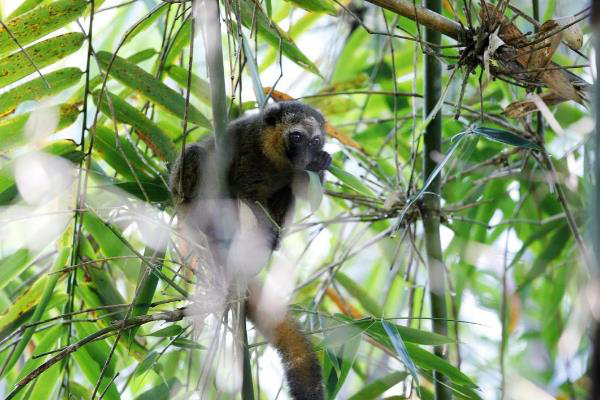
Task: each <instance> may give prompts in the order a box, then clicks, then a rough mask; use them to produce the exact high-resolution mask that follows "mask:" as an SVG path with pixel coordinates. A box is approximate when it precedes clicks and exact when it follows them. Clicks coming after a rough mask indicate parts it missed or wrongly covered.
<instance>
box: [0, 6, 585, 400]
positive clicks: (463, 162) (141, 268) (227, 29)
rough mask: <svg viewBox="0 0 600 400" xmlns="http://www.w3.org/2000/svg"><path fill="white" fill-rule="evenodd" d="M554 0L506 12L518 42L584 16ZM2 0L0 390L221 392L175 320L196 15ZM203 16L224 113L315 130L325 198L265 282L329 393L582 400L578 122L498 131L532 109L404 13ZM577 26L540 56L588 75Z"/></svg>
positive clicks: (581, 136)
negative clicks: (434, 87)
mask: <svg viewBox="0 0 600 400" xmlns="http://www.w3.org/2000/svg"><path fill="white" fill-rule="evenodd" d="M417 3H419V2H417ZM473 3H474V2H471V1H466V0H465V1H462V0H450V1H445V2H443V10H444V11H443V13H444V15H446V16H447V17H448V18H450V19H453V20H455V21H460V23H462V24H463V25H465V26H467V25H469V20H471V21H472V23H473V25H474V26H478V25H481V23H482V22H481V21H482V17H481V16H480V9H481V3H480V2H477V3H478V4H473ZM571 3H572V4H568V3H566V2H559V1H558V0H556V1H554V0H547V1H543V0H540V1H539V2H538V1H536V0H534V1H533V2H531V1H529V0H522V1H514V2H512V3H511V5H512V6H514V7H513V8H508V9H507V10H506V11H505V15H506V16H507V17H508V18H509V19H511V20H513V21H514V23H515V25H516V26H518V27H519V29H520V30H521V32H523V33H527V32H533V31H535V27H534V26H533V25H532V18H531V17H532V16H535V11H536V10H534V8H536V7H537V11H538V14H539V16H538V18H539V19H540V20H541V21H546V20H549V19H552V18H554V17H562V16H568V15H576V18H579V19H584V17H585V16H586V15H585V13H583V14H582V13H580V12H581V11H582V10H584V9H585V4H579V3H580V2H571ZM575 3H577V4H575ZM0 4H2V8H1V9H0V11H1V12H2V13H1V14H0V15H1V21H3V23H2V27H1V28H0V91H1V94H0V116H1V118H0V155H1V158H0V206H1V208H0V237H1V238H2V240H1V243H0V311H1V312H2V314H1V315H0V365H1V366H2V367H1V369H0V379H1V380H0V382H1V384H0V393H2V394H3V396H8V397H10V398H19V399H40V398H73V399H79V398H81V399H89V398H95V397H103V398H105V399H118V398H135V399H146V398H147V399H150V398H152V399H162V398H165V399H166V398H172V399H179V398H181V399H183V398H189V397H190V396H192V395H193V393H196V394H195V395H196V396H201V398H213V397H217V395H218V394H221V395H222V396H224V398H235V396H236V394H235V390H236V389H238V388H239V387H238V386H239V385H238V384H239V383H240V382H241V377H240V376H237V378H236V377H235V375H236V374H238V369H237V367H236V366H235V365H233V364H228V363H230V362H232V361H231V360H229V359H228V358H227V357H228V356H227V355H228V354H230V353H231V348H230V344H229V347H228V340H230V339H228V337H229V336H227V335H228V333H227V330H226V329H224V328H223V326H226V325H227V320H222V321H221V322H222V323H221V324H218V323H215V322H214V321H216V320H218V318H216V317H215V318H214V319H213V322H211V323H207V326H206V327H205V329H204V330H203V331H201V332H200V331H197V330H196V331H194V329H192V323H191V321H190V320H189V319H188V318H184V308H185V307H189V306H190V300H189V299H188V296H189V295H190V294H192V293H194V292H195V287H196V285H197V283H196V281H197V280H198V279H199V278H198V275H197V274H195V273H194V271H192V269H191V268H190V262H189V261H190V260H187V259H185V258H184V257H182V253H181V251H180V249H178V245H177V233H176V232H174V231H173V230H172V229H171V227H172V226H174V221H173V215H174V213H173V211H174V210H173V205H172V203H171V199H170V195H169V193H168V189H167V185H166V182H167V180H168V168H169V165H170V163H172V162H173V161H174V159H175V158H176V157H177V154H179V152H180V151H181V147H182V144H183V143H190V142H193V141H196V140H198V139H200V138H202V137H204V136H205V135H208V134H211V132H212V126H213V123H214V121H213V117H212V110H211V97H210V88H209V82H208V81H207V79H206V76H207V74H206V69H207V59H206V58H205V56H204V54H205V52H204V43H206V40H210V39H211V38H210V37H209V38H207V37H206V33H205V32H201V31H200V30H199V29H197V28H198V26H195V25H194V24H193V21H194V15H193V4H192V2H191V1H187V2H177V1H173V2H171V1H159V0H139V1H135V0H134V1H109V0H106V1H102V0H97V1H93V2H89V1H87V0H52V1H45V0H24V1H22V2H20V3H19V2H12V1H11V2H4V3H0ZM92 7H93V8H94V10H93V11H92ZM199 10H200V11H199V12H202V8H199ZM465 10H468V12H466V11H465ZM517 11H519V12H522V14H523V15H526V16H529V18H524V17H522V16H521V17H519V12H517ZM540 11H541V12H540ZM221 16H222V29H223V30H222V32H223V37H222V40H223V46H224V52H225V59H224V61H225V70H226V71H225V75H226V78H227V79H226V83H227V85H226V93H227V99H226V102H227V107H228V114H229V118H234V117H236V116H239V115H241V113H243V112H245V111H251V110H254V109H256V108H258V107H259V105H261V104H264V101H265V100H267V97H271V98H273V99H276V100H281V99H286V98H289V97H293V98H298V99H301V100H302V101H303V102H305V103H307V104H310V105H313V106H315V107H317V108H319V109H320V110H321V111H322V112H323V114H324V115H325V117H326V118H327V120H328V122H329V126H328V134H329V135H330V137H331V138H330V139H329V143H328V145H327V150H328V151H330V152H332V153H333V155H334V162H333V166H332V168H331V170H330V172H329V173H328V175H327V183H326V185H325V196H324V198H323V200H322V202H321V204H320V207H319V208H318V210H316V206H317V205H318V204H319V202H320V200H321V199H320V195H319V191H318V190H314V189H318V188H315V187H314V185H313V187H312V189H313V192H312V194H311V195H310V196H309V201H307V202H304V203H301V204H300V207H299V209H298V210H297V212H296V216H295V218H294V221H295V223H294V224H293V225H291V226H290V227H288V229H287V230H286V237H285V239H284V241H283V248H282V249H281V251H280V252H278V255H276V257H275V260H274V261H273V263H272V264H273V266H272V268H271V269H270V271H273V270H274V269H276V268H277V265H278V261H277V260H278V259H279V260H287V261H286V262H287V263H289V264H291V265H293V267H294V271H295V274H294V275H295V276H294V281H293V285H294V288H295V290H294V291H293V297H292V299H291V302H292V303H293V306H292V309H293V310H294V312H295V315H296V316H297V317H298V318H299V319H300V320H301V321H302V322H303V324H304V327H305V329H306V331H307V332H309V333H310V336H311V339H312V341H313V343H315V345H316V346H317V349H318V350H319V357H320V360H321V362H322V366H323V371H324V376H325V384H326V392H327V394H328V398H351V399H370V398H379V397H381V396H383V397H387V398H409V397H411V396H412V397H411V398H423V399H429V398H433V396H434V394H433V386H432V372H433V371H438V372H440V373H442V374H444V375H445V376H446V377H447V378H448V385H449V387H450V389H451V392H452V393H453V396H455V397H456V398H468V399H477V398H486V399H494V398H514V399H523V398H534V396H536V397H537V398H539V399H546V398H585V393H586V390H587V387H588V384H589V382H588V381H587V380H586V378H585V374H586V371H587V369H588V358H589V354H590V351H591V349H590V341H589V339H588V330H587V328H588V326H587V321H588V320H589V308H590V306H589V304H590V302H591V301H592V300H590V296H591V295H592V294H593V292H594V290H593V285H592V284H590V282H591V279H590V276H591V275H592V272H591V269H590V265H587V264H588V263H589V260H588V263H586V260H585V257H583V255H584V253H582V247H583V246H585V244H584V243H583V240H582V239H581V238H582V237H584V236H585V232H586V229H587V222H588V220H587V218H586V213H585V210H586V204H587V203H588V198H587V191H586V189H587V188H589V187H590V180H589V178H588V175H589V174H588V173H587V172H588V171H589V169H590V157H589V154H588V150H587V149H588V147H589V146H588V142H589V138H590V135H589V134H590V132H591V130H592V121H591V119H590V116H589V110H588V108H587V105H586V104H583V105H582V104H577V103H576V102H575V101H569V102H563V103H561V104H559V105H556V106H552V114H553V115H554V118H555V119H554V120H552V121H550V123H546V124H544V123H543V120H544V118H542V116H539V115H537V114H536V113H529V114H527V115H519V116H518V118H509V117H508V116H507V115H506V113H505V108H506V107H507V106H508V105H509V104H511V103H513V102H515V101H520V100H523V99H525V95H526V92H527V89H526V88H524V87H521V86H519V85H515V84H514V82H515V80H517V81H518V80H519V79H521V77H520V76H519V75H518V74H517V75H514V76H509V77H507V76H502V74H498V73H497V71H496V74H495V76H497V77H498V79H492V75H490V73H489V72H486V71H484V69H485V68H482V66H481V65H479V66H475V65H473V72H474V74H472V75H469V74H467V76H468V78H467V80H466V81H465V86H464V92H463V84H462V80H463V78H464V75H465V71H469V65H465V64H460V62H459V58H458V57H459V48H457V47H456V46H455V44H456V41H455V40H453V39H449V38H446V37H444V39H443V44H444V45H445V46H443V47H441V48H437V47H435V46H434V47H430V46H429V45H427V44H426V43H422V42H421V41H420V39H421V38H422V35H423V28H422V27H420V26H419V25H418V24H417V23H415V21H413V20H411V19H408V18H404V17H400V16H399V15H397V14H395V13H393V12H391V11H386V10H384V9H383V8H380V7H378V6H375V5H372V4H369V3H366V2H362V1H340V2H338V1H337V0H333V1H329V0H292V1H281V0H264V1H263V2H262V3H259V2H256V3H255V2H252V1H249V0H239V1H237V0H235V1H233V2H224V3H223V4H221ZM478 16H479V17H478ZM585 24H586V22H585V20H584V21H583V22H581V23H579V25H580V27H581V29H582V30H583V33H584V34H585V35H584V36H583V47H582V48H581V50H579V51H578V52H574V51H572V50H569V49H568V48H567V47H566V46H565V45H561V46H560V47H559V48H558V51H557V52H556V53H552V54H550V56H551V57H552V56H553V61H554V62H555V63H557V64H558V65H563V66H572V65H575V66H580V67H579V68H576V69H573V71H574V72H575V73H576V74H578V75H579V76H581V77H583V78H584V79H587V80H588V81H589V82H591V77H590V76H589V71H588V68H586V66H587V64H588V60H587V58H586V56H585V54H588V53H589V52H590V50H591V46H590V40H589V35H588V28H587V27H586V25H585ZM529 37H531V35H529ZM486 46H487V44H486ZM424 52H425V53H428V54H434V53H435V55H436V57H439V58H440V59H441V60H442V62H443V65H444V67H445V69H444V73H443V80H442V87H443V96H444V97H443V98H442V100H441V101H440V103H439V105H440V106H441V108H440V113H441V115H442V118H443V153H444V154H438V155H437V157H438V161H439V162H440V165H441V166H442V167H443V168H440V169H439V170H438V171H436V174H439V176H440V177H441V184H442V192H441V196H440V199H441V205H442V207H441V210H440V212H439V218H440V220H441V222H442V227H441V239H442V245H443V255H444V262H445V266H446V271H447V276H446V277H445V281H446V282H445V283H446V287H447V291H445V292H442V294H443V296H444V297H445V298H446V300H447V303H448V316H449V317H448V318H449V321H448V329H449V330H448V335H440V334H436V333H433V332H431V330H432V329H431V313H430V311H429V310H430V308H429V300H428V297H427V296H426V293H427V292H428V290H429V286H428V283H429V282H428V275H427V267H426V262H425V258H424V254H423V248H424V245H425V241H426V240H428V239H427V237H426V236H425V235H424V232H423V228H422V224H421V222H420V221H421V217H422V213H421V211H422V202H421V200H422V195H423V194H424V193H426V192H427V190H428V185H429V183H428V182H427V181H426V182H423V179H422V178H421V175H422V162H423V161H422V157H423V155H422V146H423V144H422V136H423V132H424V128H425V126H426V124H427V122H428V120H429V119H428V117H429V116H427V115H424V104H423V99H422V94H423V85H424V82H423V72H422V70H423V53H424ZM479 61H480V62H481V64H484V63H483V60H479ZM457 63H459V64H460V68H459V67H457ZM486 65H487V66H488V68H489V64H486ZM581 66H583V68H582V67H581ZM190 67H191V68H190ZM495 67H498V64H495V63H492V64H491V68H492V73H494V68H495ZM190 69H191V73H190ZM229 78H231V79H229ZM503 78H504V79H503ZM508 78H511V79H508ZM507 79H508V81H509V82H507V81H506V80H507ZM521 83H522V82H521ZM540 86H542V85H540ZM534 87H535V85H534ZM530 88H531V87H530ZM530 88H529V89H530ZM457 104H459V106H458V107H457ZM549 104H550V103H549ZM458 111H460V113H459V114H457V112H458ZM547 115H548V114H544V117H545V116H547ZM538 119H541V120H542V123H541V125H539V128H538V126H537V124H538ZM315 210H316V211H315ZM165 233H168V235H167V234H165ZM280 262H283V261H280ZM263 274H266V272H264V271H263ZM592 297H593V296H592ZM207 299H208V298H205V300H207ZM215 301H216V300H215ZM209 306H210V305H207V307H209ZM209 308H210V307H209ZM209 319H210V318H209ZM122 320H126V321H127V322H126V323H125V324H122V323H121V322H119V321H122ZM215 326H217V328H215ZM249 336H250V338H249V349H250V356H251V376H252V377H253V378H254V386H253V391H254V392H255V395H256V396H257V398H275V397H277V396H279V398H284V397H285V396H286V394H285V392H286V390H285V389H284V390H282V391H281V386H282V377H281V367H280V366H279V365H278V364H277V361H276V357H275V356H274V354H273V350H271V349H269V348H268V347H267V346H265V344H264V342H263V341H262V340H263V339H262V338H260V337H259V336H258V335H255V333H254V330H253V329H250V330H249ZM215 338H221V339H222V340H221V341H218V340H216V341H215ZM434 345H446V349H447V354H448V359H447V360H444V359H442V358H440V357H437V356H436V355H434V354H433V352H432V346H434ZM215 354H216V355H215ZM216 365H218V368H215V366H216ZM240 370H241V367H240ZM227 373H231V374H233V375H234V377H233V378H232V377H228V376H227ZM224 374H225V375H224ZM215 375H216V383H215V380H214V379H213V377H214V376H215ZM238 375H239V374H238ZM197 389H201V390H203V392H201V393H202V395H198V394H197V393H198V392H197ZM231 391H233V392H234V393H233V394H232V393H231ZM280 391H281V393H279V392H280ZM202 396H203V397H202Z"/></svg>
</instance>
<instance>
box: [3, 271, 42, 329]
mask: <svg viewBox="0 0 600 400" xmlns="http://www.w3.org/2000/svg"><path fill="white" fill-rule="evenodd" d="M47 281H48V276H42V277H40V278H39V279H38V280H36V281H35V282H34V283H33V285H31V286H30V287H28V288H27V289H26V290H25V292H24V293H22V294H21V295H20V296H19V297H17V298H16V299H15V301H14V302H13V304H12V305H11V306H10V308H9V309H8V310H7V311H6V312H4V313H3V314H2V316H0V338H4V337H5V336H6V334H7V333H10V331H12V330H14V328H16V327H14V326H13V324H14V323H15V322H16V321H18V320H19V319H20V318H21V316H23V315H26V314H27V313H29V312H30V311H31V310H32V309H33V308H34V307H35V306H36V304H37V303H38V301H39V300H40V297H41V295H42V292H43V291H44V286H46V282H47Z"/></svg>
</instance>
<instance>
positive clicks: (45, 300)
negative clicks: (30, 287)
mask: <svg viewBox="0 0 600 400" xmlns="http://www.w3.org/2000/svg"><path fill="white" fill-rule="evenodd" d="M69 254H70V248H69V247H63V248H62V249H61V250H60V252H59V253H58V255H57V256H56V259H55V260H54V263H53V265H52V269H51V270H50V274H49V275H48V279H47V280H46V284H45V285H44V290H43V292H42V294H41V296H40V297H38V298H36V304H35V310H34V312H33V315H32V316H31V319H29V320H28V322H29V323H35V322H38V321H40V320H41V318H42V316H43V314H44V311H46V308H47V307H48V304H49V303H50V299H51V298H52V293H53V292H54V287H55V286H56V283H57V282H58V279H59V278H60V277H61V274H59V273H58V272H59V271H60V270H61V269H63V268H64V267H65V266H66V263H67V260H68V259H69ZM34 331H35V327H29V328H27V329H26V330H25V332H24V333H23V335H22V336H21V338H20V340H19V342H18V344H17V345H16V347H15V348H14V350H13V351H12V353H11V357H10V359H9V360H8V362H7V363H6V368H7V369H8V370H10V369H11V368H12V367H13V366H14V365H15V363H16V362H17V361H18V360H19V358H20V357H21V354H22V353H23V350H25V347H26V346H27V344H28V343H29V340H30V339H31V336H32V335H33V333H34Z"/></svg>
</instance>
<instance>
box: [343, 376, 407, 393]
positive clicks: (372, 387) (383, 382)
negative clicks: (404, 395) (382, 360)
mask: <svg viewBox="0 0 600 400" xmlns="http://www.w3.org/2000/svg"><path fill="white" fill-rule="evenodd" d="M407 376H408V374H407V373H406V372H392V373H391V374H389V375H386V376H384V377H382V378H379V379H377V380H375V381H373V382H371V383H369V384H368V385H367V386H365V387H363V388H362V389H361V390H359V391H358V392H356V393H355V394H354V395H353V396H352V397H350V398H349V400H369V399H377V398H379V397H380V396H381V395H382V394H383V393H384V392H385V391H386V390H388V389H389V388H391V387H393V386H395V385H396V384H398V383H400V382H402V381H403V380H404V379H406V377H407Z"/></svg>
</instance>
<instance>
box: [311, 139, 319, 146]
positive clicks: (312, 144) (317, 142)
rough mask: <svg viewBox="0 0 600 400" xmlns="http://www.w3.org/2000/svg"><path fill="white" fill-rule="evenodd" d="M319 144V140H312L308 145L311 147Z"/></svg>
mask: <svg viewBox="0 0 600 400" xmlns="http://www.w3.org/2000/svg"><path fill="white" fill-rule="evenodd" d="M320 144H321V138H314V139H313V140H311V141H310V145H311V146H315V147H316V146H318V145H320Z"/></svg>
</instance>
